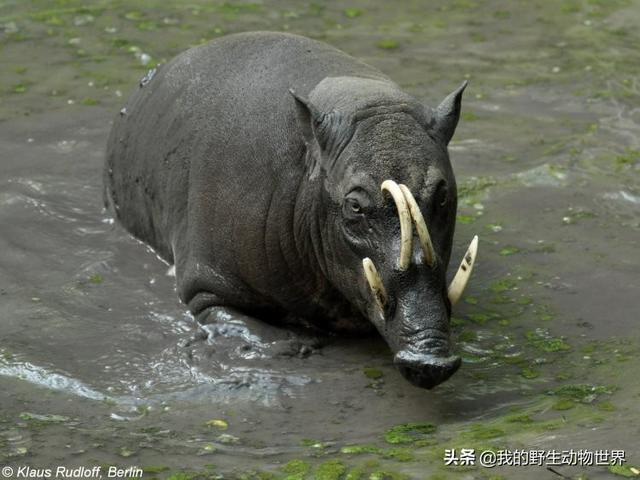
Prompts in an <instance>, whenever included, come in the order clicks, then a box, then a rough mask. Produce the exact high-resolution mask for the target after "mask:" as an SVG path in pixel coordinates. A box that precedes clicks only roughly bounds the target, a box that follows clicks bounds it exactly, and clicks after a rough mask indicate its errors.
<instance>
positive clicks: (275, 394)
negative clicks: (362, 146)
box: [0, 0, 640, 479]
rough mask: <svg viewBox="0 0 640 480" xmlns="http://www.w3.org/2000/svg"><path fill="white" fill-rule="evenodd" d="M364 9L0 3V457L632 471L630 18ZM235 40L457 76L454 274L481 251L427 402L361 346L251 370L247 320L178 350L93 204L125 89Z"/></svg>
mask: <svg viewBox="0 0 640 480" xmlns="http://www.w3.org/2000/svg"><path fill="white" fill-rule="evenodd" d="M386 5H387V4H386V3H385V2H352V3H349V4H342V3H339V2H322V3H320V2H318V3H308V4H307V3H301V2H292V1H291V2H264V3H263V2H259V3H253V4H246V3H243V4H240V3H238V4H235V3H226V4H222V3H217V2H216V3H211V2H203V1H194V2H190V3H188V4H187V3H182V2H175V1H171V2H160V1H157V2H153V1H144V2H136V6H135V7H134V6H132V5H127V4H126V3H125V2H110V1H96V2H79V1H77V2H76V1H73V0H64V1H62V0H60V1H51V2H35V1H34V2H23V1H20V2H18V1H6V0H4V1H0V62H1V68H0V185H1V186H0V226H1V235H0V464H6V465H12V466H19V465H30V466H33V467H37V468H48V467H51V466H55V465H59V464H62V465H67V466H88V467H91V466H95V465H103V466H106V465H116V466H120V467H122V468H125V467H128V466H133V465H136V466H140V467H142V468H144V469H145V470H146V473H145V478H153V477H159V478H163V477H168V476H170V475H175V474H181V475H182V476H181V477H180V478H184V479H187V478H195V477H198V476H199V477H201V478H205V477H206V478H213V477H216V476H218V477H220V476H223V477H224V478H234V477H239V478H275V477H285V476H287V475H289V476H291V477H290V478H305V477H308V478H322V479H338V478H349V479H356V478H373V479H375V478H489V477H491V476H494V477H492V478H555V477H556V476H557V474H556V473H553V472H550V471H548V470H546V469H545V467H544V466H528V467H509V466H506V467H500V468H493V469H490V468H483V467H481V466H479V465H476V466H471V467H468V466H467V467H461V466H457V467H456V466H445V463H444V461H443V456H444V451H445V449H452V448H455V449H457V451H458V452H459V449H460V448H476V449H478V452H479V451H481V450H486V449H490V448H493V449H510V450H514V449H527V450H529V449H544V450H550V449H556V450H559V451H560V450H570V449H574V450H579V449H588V450H607V449H608V450H611V449H618V450H625V452H626V459H627V466H634V465H635V466H638V465H639V464H640V444H639V443H638V438H640V411H639V409H638V408H639V407H638V403H639V401H640V386H639V385H638V382H637V376H636V372H637V371H638V369H639V368H640V357H639V353H640V352H639V350H640V349H639V348H638V346H637V345H638V339H639V337H640V327H639V323H638V321H639V318H638V309H639V307H640V301H639V300H638V291H639V290H638V287H639V286H640V285H639V282H640V280H639V278H640V275H639V273H640V259H639V257H638V246H639V245H638V238H640V237H639V235H638V233H639V230H640V181H639V179H640V100H639V94H640V76H639V72H640V53H639V51H638V49H637V45H639V44H640V38H639V34H638V30H637V28H636V26H637V24H638V21H640V3H639V2H632V1H607V2H603V1H595V0H588V1H587V0H585V1H580V0H571V1H562V2H544V1H537V2H536V1H534V2H500V1H480V0H478V1H465V0H461V1H455V2H444V1H440V2H436V1H433V2H406V3H403V4H398V6H397V7H394V8H393V10H389V8H388V6H386ZM385 6H386V7H385ZM256 29H269V30H288V31H291V32H296V33H303V34H307V35H310V36H312V37H314V38H318V39H322V40H325V41H328V42H329V43H331V44H333V45H336V46H337V47H339V48H342V49H344V50H345V51H347V52H349V53H351V54H353V55H355V56H357V57H360V58H363V59H364V60H366V61H367V62H369V63H371V64H373V65H376V66H377V67H379V68H380V69H382V70H383V71H385V72H386V73H388V74H390V75H391V76H392V77H393V78H394V79H395V80H396V81H397V82H398V83H400V84H401V85H402V86H403V87H404V88H405V89H406V90H407V91H409V92H411V93H412V94H414V95H415V96H417V97H418V98H420V99H423V100H424V101H425V102H427V103H429V104H434V103H436V102H438V101H439V100H440V99H441V98H442V97H444V95H446V94H447V93H448V92H449V91H451V90H452V89H453V88H454V87H455V86H457V85H458V84H459V82H460V81H461V80H462V79H465V78H467V79H469V80H470V87H469V89H468V91H467V96H466V99H465V103H464V114H463V118H462V121H461V124H460V127H459V129H458V132H457V134H456V137H455V139H454V141H453V142H452V144H451V156H452V161H453V163H454V167H455V170H456V175H457V178H458V182H459V194H460V208H459V217H458V220H459V223H458V226H457V233H456V239H455V255H454V257H453V258H459V255H460V254H461V253H462V252H463V250H464V248H465V247H466V244H467V243H468V241H469V239H470V238H471V236H472V235H473V234H474V233H478V234H479V235H480V238H481V243H480V260H479V262H478V266H477V269H476V271H475V272H474V278H473V281H472V283H471V286H470V290H469V293H468V295H467V297H466V300H465V302H463V303H462V304H461V305H460V306H459V307H458V308H457V309H456V311H455V314H454V319H453V323H454V329H455V332H456V338H457V347H456V348H457V350H458V351H459V352H460V354H461V355H462V356H463V358H464V360H465V361H464V364H463V367H462V368H461V369H460V371H459V372H458V373H457V374H456V375H455V377H454V378H453V379H451V380H450V381H449V382H447V383H446V384H444V385H442V386H440V387H438V388H437V389H435V390H433V391H422V390H418V389H415V388H413V387H411V386H409V385H408V384H407V383H406V382H405V381H404V380H403V379H402V378H400V375H399V374H398V372H397V371H395V370H394V368H393V366H392V365H391V363H390V355H389V353H388V351H387V349H386V347H385V345H384V344H383V342H382V341H381V340H379V339H377V338H369V339H340V338H331V339H324V343H325V346H324V347H322V348H321V349H319V350H318V351H317V352H315V353H314V354H313V355H311V356H309V357H308V358H304V359H301V358H297V357H287V356H286V355H281V356H278V357H275V358H270V357H264V356H261V355H260V352H261V346H263V344H264V343H266V342H268V341H270V339H272V338H273V337H274V336H275V337H278V338H280V337H283V336H286V335H287V332H284V331H273V330H265V329H260V328H258V329H257V330H256V332H254V334H255V335H256V337H255V338H254V339H253V341H254V343H255V344H256V349H255V352H257V353H256V354H252V355H248V354H243V353H242V352H240V353H239V352H237V351H235V350H233V349H232V348H231V347H230V346H229V345H225V344H221V343H215V342H209V343H207V342H205V341H202V340H196V341H192V338H193V337H194V334H196V332H197V329H196V326H195V324H194V320H193V318H191V317H190V316H189V314H188V313H187V312H186V309H185V307H184V306H183V305H181V304H180V303H179V302H178V300H177V298H176V294H175V288H174V280H173V277H171V276H170V275H169V274H168V269H169V266H168V265H166V264H164V263H162V262H161V261H160V260H159V259H158V258H157V257H156V256H155V255H154V254H153V252H151V251H149V250H148V249H147V248H146V247H145V246H144V245H142V244H140V243H138V242H137V241H135V240H133V239H132V238H131V237H129V236H128V235H126V234H125V233H124V232H123V231H122V229H120V228H119V227H118V226H117V225H114V224H113V221H112V219H111V218H110V217H109V215H108V214H107V213H106V212H104V211H103V210H102V203H101V184H100V182H101V164H102V159H103V152H104V144H105V141H106V137H107V135H108V132H109V128H110V121H111V118H112V117H113V115H114V114H115V112H117V111H118V110H119V108H120V106H121V104H122V103H123V101H124V97H125V96H126V95H127V92H128V91H130V90H131V88H133V87H134V86H135V85H136V84H137V81H138V79H139V78H140V77H141V76H142V75H143V74H144V72H145V71H146V70H147V69H148V68H150V67H152V66H154V65H155V64H157V63H162V62H163V61H165V60H166V59H168V58H171V57H172V56H173V55H175V54H176V53H178V52H180V51H181V50H183V49H185V48H186V47H188V46H189V45H194V44H197V43H199V42H201V41H206V40H207V39H211V38H215V37H216V36H219V35H222V34H224V33H232V32H236V31H244V30H256ZM411 423H413V424H417V425H409V426H407V424H411ZM552 468H553V469H554V470H555V471H556V472H558V473H561V474H562V475H565V476H566V478H609V477H613V476H614V475H616V472H617V474H628V475H633V473H632V472H631V470H628V469H625V468H618V469H616V468H613V469H609V468H607V467H606V466H582V467H581V466H567V465H562V466H553V467H552ZM612 470H613V471H612ZM496 476H497V477H496ZM500 476H502V477H500ZM176 478H177V477H176Z"/></svg>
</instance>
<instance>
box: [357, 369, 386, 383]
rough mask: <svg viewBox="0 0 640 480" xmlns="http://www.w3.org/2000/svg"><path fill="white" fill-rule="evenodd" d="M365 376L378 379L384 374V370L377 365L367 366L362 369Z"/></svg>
mask: <svg viewBox="0 0 640 480" xmlns="http://www.w3.org/2000/svg"><path fill="white" fill-rule="evenodd" d="M362 372H363V373H364V376H365V377H367V378H370V379H371V380H378V379H380V378H382V377H383V376H384V373H383V372H382V370H380V369H379V368H376V367H365V368H363V369H362Z"/></svg>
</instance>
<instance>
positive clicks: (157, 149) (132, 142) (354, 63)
mask: <svg viewBox="0 0 640 480" xmlns="http://www.w3.org/2000/svg"><path fill="white" fill-rule="evenodd" d="M350 75H351V76H358V77H365V78H376V79H383V80H387V78H386V77H385V76H384V75H383V74H382V73H380V72H379V71H377V70H376V69H374V68H372V67H370V66H368V65H367V64H365V63H363V62H361V61H359V60H356V59H355V58H353V57H351V56H349V55H347V54H345V53H343V52H341V51H339V50H337V49H335V48H333V47H330V46H329V45H326V44H324V43H321V42H316V41H314V40H311V39H308V38H305V37H300V36H297V35H290V34H283V33H271V32H253V33H244V34H237V35H230V36H227V37H223V38H220V39H218V40H215V41H213V42H210V43H208V44H205V45H201V46H198V47H194V48H192V49H190V50H188V51H186V52H184V53H182V54H180V55H178V56H177V57H175V58H174V59H173V60H172V61H170V62H169V63H168V64H167V65H164V66H161V67H159V68H158V71H157V73H155V75H153V76H152V77H151V78H150V79H148V78H147V79H143V81H141V86H140V88H138V90H137V91H136V92H134V94H133V95H132V96H131V97H130V99H129V101H128V103H127V105H126V106H125V108H124V109H123V110H122V111H121V113H120V115H119V116H118V117H117V118H116V119H115V121H114V127H113V129H112V131H111V135H110V138H109V142H108V146H107V159H106V166H105V197H106V199H107V202H108V203H110V204H111V205H112V206H113V208H114V210H115V212H116V216H117V218H118V219H119V221H120V222H121V223H122V224H123V225H124V226H125V228H127V229H128V230H129V231H130V232H131V233H132V234H133V235H135V236H136V237H138V238H140V239H141V240H143V241H145V242H147V243H148V244H150V245H151V246H152V247H153V248H154V249H155V250H156V251H157V252H158V253H159V254H160V255H161V256H162V257H164V258H165V259H167V260H168V261H173V260H174V258H173V257H174V253H173V252H174V250H176V244H177V243H179V242H183V241H184V231H185V229H186V222H187V217H188V215H187V206H188V196H189V190H190V187H189V186H190V177H191V180H193V178H194V176H196V177H198V178H201V177H202V176H207V177H209V178H210V179H213V180H217V181H215V182H214V183H216V185H211V188H212V189H215V188H223V189H227V190H230V191H232V190H233V189H234V187H236V186H237V184H238V182H240V181H242V182H243V185H245V186H246V185H251V184H254V185H253V188H254V189H255V188H264V184H265V183H269V182H270V183H272V184H273V188H274V189H275V188H277V185H276V184H277V183H278V182H279V181H280V180H281V179H282V177H287V176H290V175H295V173H296V171H297V170H300V169H301V168H302V166H301V165H299V163H300V161H301V156H302V152H303V151H304V145H303V141H302V138H301V137H300V135H299V133H298V132H299V129H298V127H297V124H296V122H297V118H296V113H295V104H294V101H293V99H292V97H291V96H290V95H289V89H294V90H296V92H298V93H299V94H301V95H304V96H306V95H308V93H309V92H310V90H312V89H313V88H314V87H315V86H316V85H317V84H318V83H319V82H320V81H321V80H322V79H323V78H325V77H332V76H350ZM259 184H260V185H261V186H258V185H259ZM267 188H269V187H268V185H267ZM226 208H228V205H225V204H224V202H221V204H220V205H210V211H209V212H208V213H209V214H211V215H214V214H215V211H216V209H226ZM181 248H182V249H183V250H184V249H188V248H189V247H188V245H181Z"/></svg>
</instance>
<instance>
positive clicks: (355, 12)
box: [342, 7, 364, 18]
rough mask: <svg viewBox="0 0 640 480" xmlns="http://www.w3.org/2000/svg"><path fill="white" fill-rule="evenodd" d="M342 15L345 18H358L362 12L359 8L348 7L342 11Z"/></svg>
mask: <svg viewBox="0 0 640 480" xmlns="http://www.w3.org/2000/svg"><path fill="white" fill-rule="evenodd" d="M342 13H344V16H345V17H347V18H358V17H359V16H360V15H362V14H363V13H364V12H363V10H362V9H361V8H356V7H350V8H345V9H344V10H343V11H342Z"/></svg>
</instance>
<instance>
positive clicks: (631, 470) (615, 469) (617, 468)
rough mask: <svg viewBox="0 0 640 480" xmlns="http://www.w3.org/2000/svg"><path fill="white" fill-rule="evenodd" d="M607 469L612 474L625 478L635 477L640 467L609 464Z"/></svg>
mask: <svg viewBox="0 0 640 480" xmlns="http://www.w3.org/2000/svg"><path fill="white" fill-rule="evenodd" d="M607 469H608V470H609V471H610V472H611V473H613V474H614V475H618V476H620V477H626V478H633V477H637V476H638V472H639V471H640V467H632V466H630V465H609V466H608V467H607Z"/></svg>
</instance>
